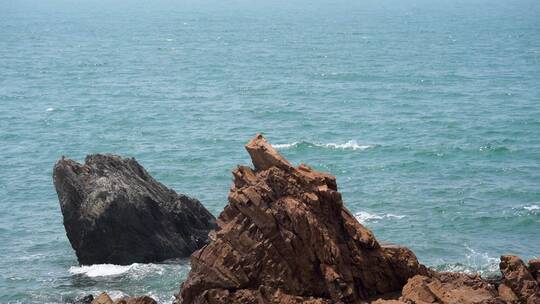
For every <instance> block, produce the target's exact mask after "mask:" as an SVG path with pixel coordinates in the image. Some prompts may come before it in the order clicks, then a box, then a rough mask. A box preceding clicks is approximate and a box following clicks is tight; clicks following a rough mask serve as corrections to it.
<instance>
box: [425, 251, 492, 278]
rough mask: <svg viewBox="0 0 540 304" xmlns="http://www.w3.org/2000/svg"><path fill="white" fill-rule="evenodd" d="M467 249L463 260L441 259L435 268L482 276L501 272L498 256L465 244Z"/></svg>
mask: <svg viewBox="0 0 540 304" xmlns="http://www.w3.org/2000/svg"><path fill="white" fill-rule="evenodd" d="M465 250H466V253H465V257H464V259H463V261H462V262H458V263H444V262H443V261H441V262H440V263H439V265H437V266H436V267H435V269H436V270H438V271H450V272H463V273H467V274H480V275H482V276H490V275H497V274H499V273H500V271H499V258H498V257H492V256H490V255H489V254H488V253H487V252H481V251H478V250H475V249H473V248H471V247H469V246H467V245H465Z"/></svg>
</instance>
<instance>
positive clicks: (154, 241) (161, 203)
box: [53, 154, 216, 265]
mask: <svg viewBox="0 0 540 304" xmlns="http://www.w3.org/2000/svg"><path fill="white" fill-rule="evenodd" d="M53 180H54V185H55V187H56V192H57V193H58V198H59V201H60V207H61V210H62V214H63V216H64V226H65V228H66V233H67V236H68V239H69V241H70V243H71V246H72V247H73V249H74V250H75V252H76V254H77V258H78V260H79V263H80V264H84V265H87V264H100V263H112V264H131V263H134V262H154V261H162V260H165V259H169V258H174V257H185V256H189V255H190V254H191V253H192V252H193V251H195V250H197V249H199V248H201V247H202V246H204V245H205V244H207V243H208V232H209V231H210V230H212V229H214V228H215V227H216V224H215V218H214V217H213V216H212V214H210V213H209V212H208V211H207V210H206V209H205V208H204V206H203V205H202V204H201V203H200V202H199V201H198V200H196V199H193V198H190V197H187V196H185V195H182V194H177V193H176V192H175V191H173V190H171V189H169V188H167V187H165V186H164V185H163V184H161V183H159V182H157V181H156V180H155V179H154V178H152V176H150V175H149V174H148V172H146V170H145V169H144V168H143V167H142V166H141V165H139V163H138V162H137V161H136V160H135V159H133V158H125V159H124V158H121V157H119V156H114V155H100V154H96V155H89V156H87V157H86V160H85V163H84V164H79V163H77V162H75V161H73V160H70V159H65V158H62V159H61V160H60V161H58V163H56V165H55V166H54V173H53Z"/></svg>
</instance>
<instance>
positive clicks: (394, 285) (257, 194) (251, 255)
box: [178, 135, 429, 304]
mask: <svg viewBox="0 0 540 304" xmlns="http://www.w3.org/2000/svg"><path fill="white" fill-rule="evenodd" d="M246 149H247V151H248V152H249V154H250V156H251V159H252V162H253V165H254V169H251V168H249V167H245V166H240V167H238V168H237V169H235V170H234V171H233V176H234V183H233V185H232V187H231V190H230V193H229V203H228V204H227V206H226V207H225V209H224V211H223V212H222V213H221V215H220V216H219V218H218V226H219V227H218V228H217V229H216V233H215V235H213V240H212V242H211V243H210V244H208V245H207V246H205V247H203V248H202V249H200V250H199V251H196V252H195V253H194V254H193V255H192V259H191V262H192V269H191V272H190V274H189V276H188V278H187V280H186V282H185V283H184V284H183V286H182V289H181V293H180V295H179V296H178V301H179V302H182V303H312V304H315V303H318V304H322V303H360V302H361V301H362V300H367V299H368V298H370V297H373V296H377V295H381V294H386V293H391V292H396V291H398V292H399V291H400V290H401V288H402V287H403V285H404V284H405V283H406V282H407V280H408V279H409V278H410V277H412V276H414V275H429V271H428V270H427V269H426V268H425V267H424V266H422V265H420V264H419V263H418V261H417V259H416V256H415V255H414V253H413V252H412V251H410V250H408V249H407V248H404V247H399V246H394V245H385V246H381V245H380V244H379V242H378V241H377V240H376V239H375V237H374V236H373V234H372V232H371V231H370V230H368V229H367V228H365V227H364V226H362V225H361V224H360V223H358V221H357V220H356V219H355V218H354V216H353V215H352V214H351V213H350V212H349V211H348V210H347V209H346V208H345V206H344V205H343V202H342V199H341V194H340V193H339V192H338V190H337V185H336V179H335V177H334V176H331V175H329V174H326V173H321V172H317V171H315V170H313V169H311V168H310V167H308V166H306V165H300V166H299V167H293V166H292V165H291V164H290V163H289V162H288V161H287V160H285V159H284V158H283V157H282V156H281V155H279V154H278V153H277V151H276V150H274V149H273V148H272V147H271V146H270V145H269V144H268V143H267V142H266V140H265V139H264V138H263V137H262V136H261V135H257V136H256V137H255V138H254V139H253V140H251V141H250V142H249V143H248V144H247V145H246Z"/></svg>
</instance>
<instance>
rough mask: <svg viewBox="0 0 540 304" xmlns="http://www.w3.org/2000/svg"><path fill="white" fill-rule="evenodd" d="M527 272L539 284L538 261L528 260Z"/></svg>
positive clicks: (539, 269)
mask: <svg viewBox="0 0 540 304" xmlns="http://www.w3.org/2000/svg"><path fill="white" fill-rule="evenodd" d="M529 272H530V273H531V275H532V276H533V277H534V278H535V279H536V281H537V282H538V283H539V284H540V259H532V260H529Z"/></svg>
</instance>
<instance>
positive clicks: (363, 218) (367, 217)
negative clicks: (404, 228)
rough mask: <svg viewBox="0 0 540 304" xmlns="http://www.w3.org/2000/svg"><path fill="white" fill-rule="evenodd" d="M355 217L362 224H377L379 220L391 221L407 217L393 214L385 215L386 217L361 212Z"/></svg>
mask: <svg viewBox="0 0 540 304" xmlns="http://www.w3.org/2000/svg"><path fill="white" fill-rule="evenodd" d="M354 217H355V218H356V219H357V220H358V221H359V222H360V223H362V224H364V223H367V222H377V221H379V220H382V219H389V218H393V219H402V218H404V217H405V215H396V214H392V213H387V214H384V215H378V214H374V213H369V212H365V211H360V212H357V213H355V214H354Z"/></svg>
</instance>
